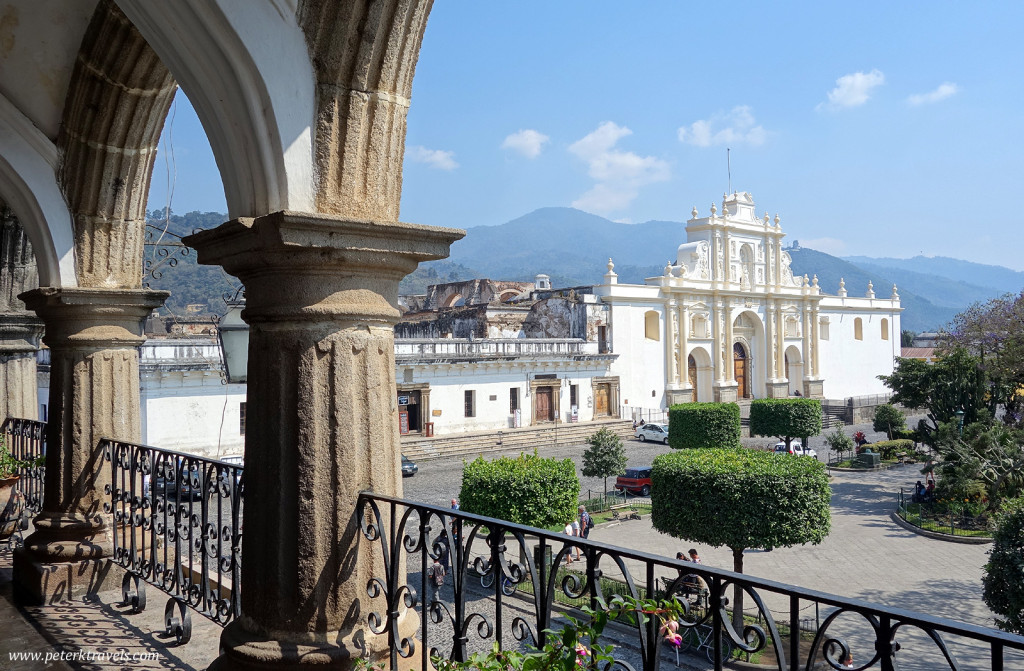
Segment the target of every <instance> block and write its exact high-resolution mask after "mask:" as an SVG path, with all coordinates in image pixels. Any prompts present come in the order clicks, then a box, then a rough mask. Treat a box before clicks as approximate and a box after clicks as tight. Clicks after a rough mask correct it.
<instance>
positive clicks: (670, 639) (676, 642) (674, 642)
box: [665, 634, 683, 648]
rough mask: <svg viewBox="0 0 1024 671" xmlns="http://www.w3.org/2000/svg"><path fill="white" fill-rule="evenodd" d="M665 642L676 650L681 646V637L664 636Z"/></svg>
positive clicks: (675, 635) (676, 635) (674, 635)
mask: <svg viewBox="0 0 1024 671" xmlns="http://www.w3.org/2000/svg"><path fill="white" fill-rule="evenodd" d="M665 640H666V641H668V642H669V643H671V644H672V645H674V646H676V647H677V648H678V647H679V646H680V645H682V644H683V637H682V636H680V635H679V634H666V635H665Z"/></svg>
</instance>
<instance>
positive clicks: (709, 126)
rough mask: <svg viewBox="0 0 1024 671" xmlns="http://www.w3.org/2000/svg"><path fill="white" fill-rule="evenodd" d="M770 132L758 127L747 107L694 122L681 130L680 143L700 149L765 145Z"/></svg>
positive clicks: (741, 106)
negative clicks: (737, 145) (720, 145)
mask: <svg viewBox="0 0 1024 671" xmlns="http://www.w3.org/2000/svg"><path fill="white" fill-rule="evenodd" d="M767 136H768V132H767V131H766V130H765V129H764V128H763V127H762V126H759V125H757V122H756V121H755V120H754V115H753V114H752V113H751V111H750V107H748V106H747V105H739V106H737V107H733V108H732V111H730V112H718V113H717V114H712V115H711V118H709V119H707V120H706V121H694V122H693V123H692V124H690V126H689V127H686V126H683V127H681V128H680V129H679V141H680V142H686V143H688V144H692V145H696V146H698V147H710V146H711V145H713V144H749V145H753V146H755V147H756V146H759V145H762V144H764V141H765V138H767Z"/></svg>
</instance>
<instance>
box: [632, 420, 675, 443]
mask: <svg viewBox="0 0 1024 671" xmlns="http://www.w3.org/2000/svg"><path fill="white" fill-rule="evenodd" d="M636 437H637V438H639V439H640V442H641V443H642V442H644V441H646V440H653V441H655V442H658V443H665V444H666V445H668V424H654V423H653V422H648V423H647V424H644V425H643V426H638V427H636Z"/></svg>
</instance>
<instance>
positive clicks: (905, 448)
mask: <svg viewBox="0 0 1024 671" xmlns="http://www.w3.org/2000/svg"><path fill="white" fill-rule="evenodd" d="M869 447H871V449H873V450H874V451H875V452H878V453H879V454H881V455H882V459H883V460H885V461H890V460H892V459H895V458H896V453H897V452H906V453H908V454H912V453H913V452H914V441H912V440H882V441H879V442H877V443H872V444H871V445H870V446H869Z"/></svg>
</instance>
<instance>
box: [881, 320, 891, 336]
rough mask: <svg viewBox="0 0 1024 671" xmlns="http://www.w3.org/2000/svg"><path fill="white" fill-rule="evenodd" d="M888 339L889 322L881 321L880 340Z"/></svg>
mask: <svg viewBox="0 0 1024 671" xmlns="http://www.w3.org/2000/svg"><path fill="white" fill-rule="evenodd" d="M888 339H889V320H888V319H883V320H882V340H888Z"/></svg>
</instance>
